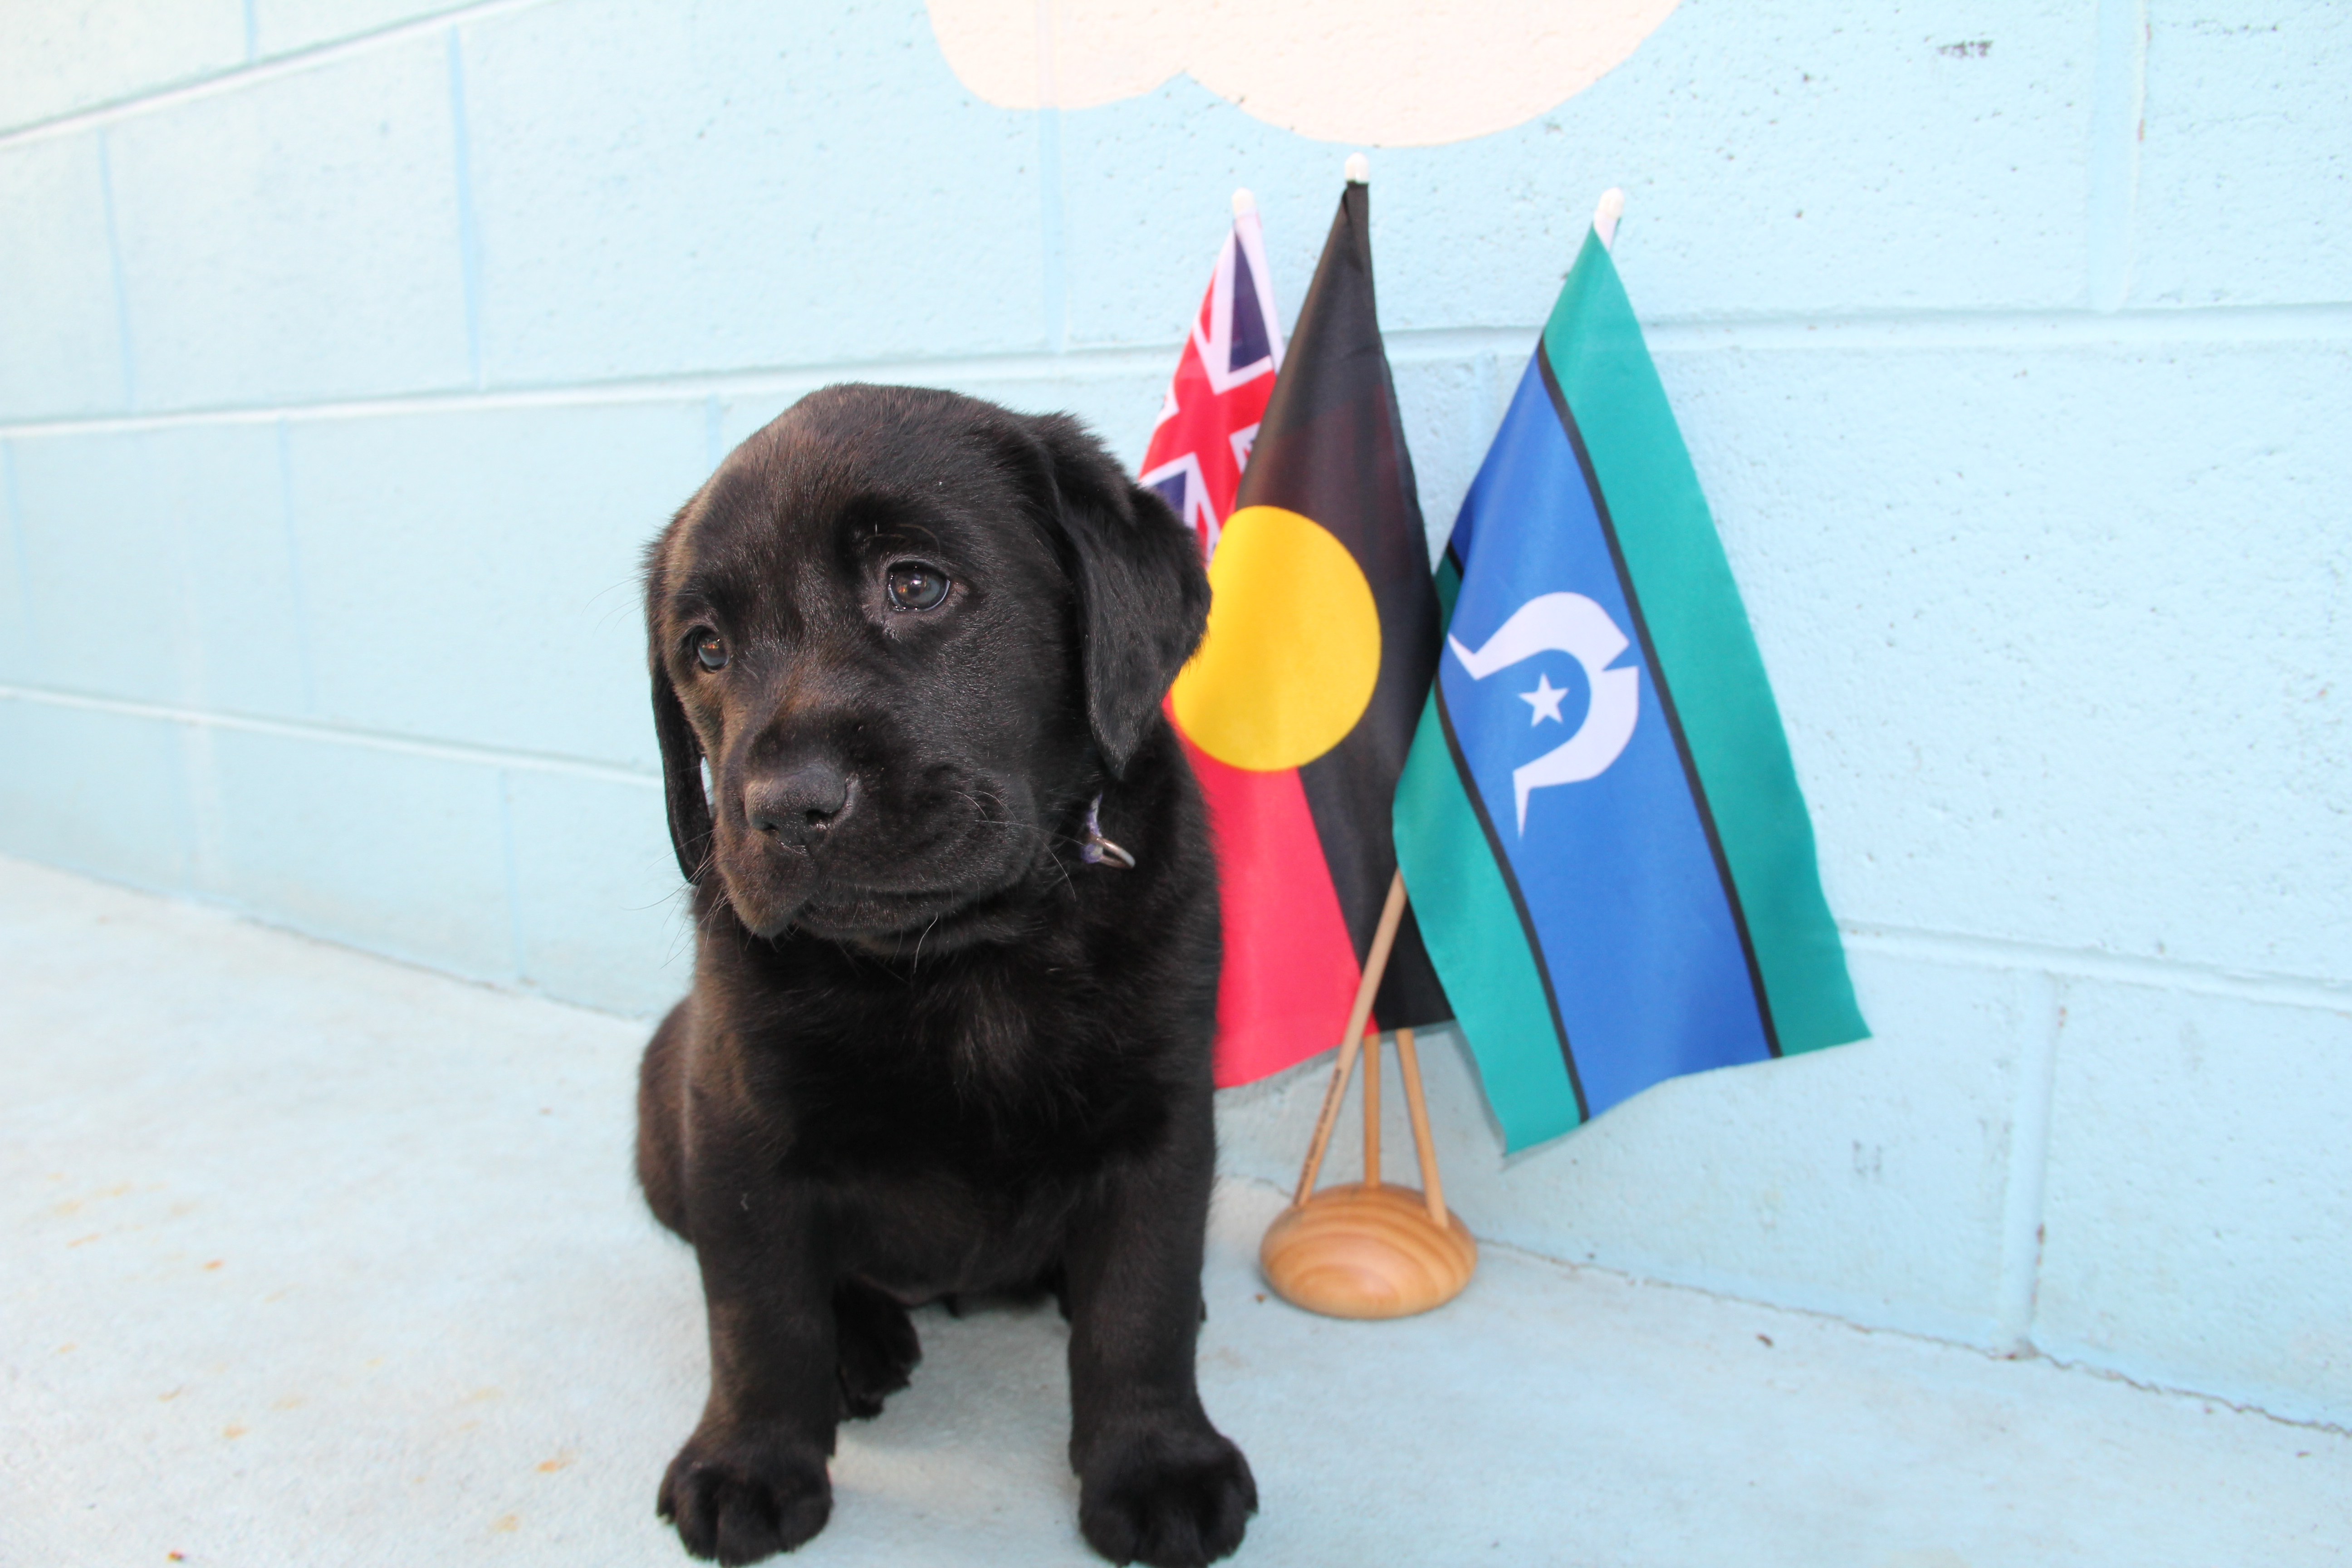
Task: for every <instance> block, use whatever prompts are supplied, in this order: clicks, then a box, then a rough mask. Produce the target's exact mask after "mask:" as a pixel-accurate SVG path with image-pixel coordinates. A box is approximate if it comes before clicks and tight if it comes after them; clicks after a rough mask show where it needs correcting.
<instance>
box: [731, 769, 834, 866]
mask: <svg viewBox="0 0 2352 1568" xmlns="http://www.w3.org/2000/svg"><path fill="white" fill-rule="evenodd" d="M847 805H849V776H848V775H847V774H846V773H843V772H842V771H841V770H840V769H839V768H836V767H835V766H834V765H833V764H832V763H826V762H806V763H795V764H794V765H793V766H792V767H789V768H787V769H785V770H784V771H783V772H782V773H778V774H776V775H775V776H773V777H772V778H766V779H762V780H761V781H760V782H759V783H757V784H753V785H751V788H749V789H747V790H745V791H744V792H743V815H744V816H747V817H748V818H750V819H751V826H752V828H753V830H754V831H756V832H760V833H764V834H766V835H767V836H768V837H771V838H772V839H774V840H775V841H776V842H777V843H779V844H784V845H793V846H804V845H807V844H809V843H810V842H812V841H813V840H814V839H817V838H820V837H824V833H825V831H826V830H827V829H828V828H830V827H832V826H833V825H834V823H835V820H836V819H837V818H839V816H841V814H842V811H843V810H844V809H845V807H846V806H847Z"/></svg>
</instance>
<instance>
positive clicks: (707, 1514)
mask: <svg viewBox="0 0 2352 1568" xmlns="http://www.w3.org/2000/svg"><path fill="white" fill-rule="evenodd" d="M657 1506H658V1508H659V1510H660V1512H661V1516H662V1517H663V1518H664V1519H667V1520H668V1521H671V1522H672V1523H674V1524H676V1525H677V1538H678V1540H679V1541H681V1542H685V1544H686V1549H687V1551H688V1552H692V1553H693V1554H694V1555H695V1556H697V1557H701V1558H715V1559H716V1560H718V1561H719V1562H720V1563H729V1564H730V1565H731V1564H734V1563H757V1562H758V1561H759V1560H760V1559H761V1558H762V1557H770V1556H773V1555H774V1554H775V1553H777V1552H790V1551H791V1550H793V1548H794V1547H796V1546H798V1545H800V1544H801V1543H802V1542H805V1541H807V1540H808V1539H809V1538H810V1537H811V1536H813V1535H814V1534H815V1533H816V1532H817V1531H820V1530H823V1529H824V1521H826V1520H827V1519H828V1518H830V1517H831V1516H832V1513H833V1482H832V1481H831V1479H828V1478H827V1477H826V1475H825V1473H824V1460H823V1459H822V1458H817V1457H815V1456H814V1455H810V1454H806V1453H803V1452H801V1451H799V1450H798V1448H797V1447H793V1446H790V1445H787V1444H786V1443H784V1442H782V1440H779V1439H772V1438H769V1437H765V1436H761V1435H759V1434H757V1433H743V1434H733V1435H719V1434H706V1433H702V1432H697V1433H696V1434H695V1435H694V1436H692V1437H690V1438H688V1439H687V1444H686V1447H683V1448H680V1449H679V1450H678V1452H677V1458H675V1459H672V1460H671V1461H670V1462H669V1473H668V1474H667V1475H666V1476H664V1477H663V1478H662V1484H661V1499H660V1501H659V1503H658V1505H657Z"/></svg>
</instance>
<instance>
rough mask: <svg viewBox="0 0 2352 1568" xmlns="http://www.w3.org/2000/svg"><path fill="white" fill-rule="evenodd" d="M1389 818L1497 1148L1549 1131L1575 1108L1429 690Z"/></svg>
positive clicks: (1518, 934) (1508, 900) (1574, 1119)
mask: <svg viewBox="0 0 2352 1568" xmlns="http://www.w3.org/2000/svg"><path fill="white" fill-rule="evenodd" d="M1457 582H1458V579H1457ZM1448 596H1449V597H1450V596H1451V595H1448ZM1396 815H1397V816H1398V817H1399V818H1401V819H1407V820H1410V821H1412V824H1413V825H1414V826H1413V831H1412V832H1411V833H1409V834H1406V833H1401V834H1399V835H1397V860H1398V865H1399V868H1400V869H1402V871H1403V872H1404V885H1405V891H1406V893H1407V894H1408V895H1409V896H1410V897H1411V898H1412V903H1413V910H1414V913H1415V916H1416V917H1417V918H1418V920H1419V921H1420V923H1421V933H1422V942H1423V944H1424V945H1426V946H1427V947H1428V949H1429V955H1430V957H1431V958H1433V959H1434V960H1435V961H1436V963H1437V968H1438V972H1439V973H1442V974H1444V976H1445V992H1446V995H1447V996H1448V997H1449V998H1451V999H1452V1001H1453V1003H1454V1013H1455V1016H1456V1022H1458V1023H1459V1024H1460V1026H1461V1028H1462V1032H1463V1034H1464V1035H1465V1037H1467V1038H1468V1039H1469V1041H1470V1044H1471V1049H1472V1054H1473V1055H1474V1056H1475V1058H1477V1062H1478V1075H1479V1077H1480V1078H1481V1079H1484V1080H1485V1087H1486V1103H1487V1104H1488V1105H1490V1106H1492V1107H1494V1109H1495V1115H1496V1119H1497V1120H1498V1121H1501V1122H1502V1124H1503V1146H1504V1148H1505V1149H1506V1150H1517V1149H1524V1148H1526V1147H1527V1146H1528V1145H1529V1144H1531V1143H1540V1142H1543V1141H1544V1140H1546V1139H1548V1138H1556V1137H1558V1136H1559V1134H1561V1133H1562V1132H1565V1131H1568V1130H1569V1129H1570V1128H1571V1127H1574V1126H1575V1125H1576V1124H1577V1123H1578V1122H1580V1121H1583V1120H1584V1117H1583V1113H1582V1111H1581V1110H1580V1107H1579V1105H1578V1096H1577V1093H1576V1089H1575V1086H1574V1085H1573V1084H1572V1083H1571V1082H1570V1079H1569V1076H1568V1061H1567V1058H1566V1057H1565V1056H1564V1055H1562V1053H1561V1049H1560V1042H1559V1034H1558V1032H1557V1029H1556V1028H1555V1026H1554V1025H1553V1021H1552V1005H1551V997H1550V995H1549V993H1548V992H1547V991H1546V990H1545V987H1544V980H1543V974H1542V973H1541V971H1540V970H1539V969H1538V967H1537V963H1536V955H1535V953H1534V952H1533V951H1532V950H1531V949H1530V948H1529V946H1528V935H1527V931H1526V929H1525V927H1524V925H1523V924H1522V922H1521V921H1520V919H1519V912H1518V904H1517V900H1515V899H1514V898H1513V897H1512V896H1511V889H1510V887H1509V885H1508V884H1507V883H1506V882H1505V881H1504V879H1503V871H1502V868H1501V867H1500V866H1499V865H1498V864H1496V858H1495V852H1494V849H1493V847H1492V846H1491V844H1490V843H1489V841H1488V838H1487V833H1486V826H1485V825H1484V824H1483V823H1481V822H1480V821H1479V819H1478V814H1477V812H1476V811H1475V808H1474V807H1473V806H1472V805H1471V804H1470V800H1469V797H1468V796H1467V795H1465V793H1464V787H1463V782H1462V774H1461V770H1460V768H1459V766H1458V765H1457V763H1455V761H1454V755H1453V748H1452V747H1451V746H1450V745H1449V744H1447V737H1446V735H1445V732H1444V729H1443V728H1442V726H1441V723H1440V721H1439V717H1438V711H1437V693H1436V691H1435V690H1434V689H1433V690H1432V691H1431V692H1430V694H1429V698H1428V700H1427V701H1426V702H1424V703H1423V707H1422V712H1421V728H1420V730H1419V731H1418V733H1417V737H1416V739H1415V741H1414V743H1413V748H1412V754H1411V755H1410V756H1408V757H1407V758H1406V759H1405V764H1404V773H1403V774H1402V776H1401V777H1400V778H1399V779H1398V780H1397V793H1396Z"/></svg>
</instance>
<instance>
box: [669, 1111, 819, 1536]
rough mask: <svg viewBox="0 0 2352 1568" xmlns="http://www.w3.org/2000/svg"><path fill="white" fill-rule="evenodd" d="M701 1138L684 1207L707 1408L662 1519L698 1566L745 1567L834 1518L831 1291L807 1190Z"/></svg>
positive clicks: (676, 1472) (676, 1463) (681, 1455)
mask: <svg viewBox="0 0 2352 1568" xmlns="http://www.w3.org/2000/svg"><path fill="white" fill-rule="evenodd" d="M699 1142H700V1144H701V1147H700V1148H699V1149H698V1158H697V1160H696V1162H695V1164H696V1168H695V1170H694V1172H693V1173H692V1178H691V1180H690V1181H689V1182H688V1195H687V1204H688V1210H689V1215H690V1223H691V1229H692V1234H693V1237H694V1245H695V1254H696V1257H697V1258H698V1260H699V1262H700V1263H701V1265H702V1294H703V1302H704V1306H705V1309H706V1310H707V1311H708V1312H709V1321H710V1398H709V1403H708V1404H707V1405H704V1406H703V1412H702V1421H701V1423H700V1425H698V1426H696V1427H695V1429H694V1436H691V1437H689V1438H688V1439H687V1442H686V1447H683V1448H681V1449H679V1450H678V1454H677V1458H675V1459H673V1460H671V1461H670V1467H669V1473H668V1474H667V1476H665V1477H664V1478H663V1479H662V1486H661V1500H660V1509H661V1514H662V1517H663V1518H665V1519H667V1520H670V1521H674V1522H675V1523H676V1524H677V1533H678V1538H679V1539H680V1540H681V1541H683V1542H685V1544H686V1549H687V1550H688V1552H692V1553H693V1554H694V1555H695V1556H697V1557H704V1558H716V1559H718V1560H719V1562H721V1563H753V1562H757V1561H758V1560H759V1559H761V1558H762V1557H766V1556H769V1555H770V1554H772V1553H774V1552H789V1551H791V1550H792V1549H793V1548H794V1547H796V1546H798V1545H800V1544H801V1543H802V1542H804V1541H807V1540H808V1539H809V1538H810V1537H811V1536H814V1534H815V1533H816V1532H817V1531H820V1530H823V1529H824V1521H825V1520H826V1519H827V1517H829V1516H830V1515H831V1513H832V1511H833V1484H832V1482H831V1480H830V1479H828V1478H827V1476H826V1474H825V1459H826V1458H827V1457H828V1456H830V1455H831V1454H832V1452H833V1438H834V1425H835V1420H836V1419H837V1415H838V1411H839V1400H840V1393H839V1390H838V1388H837V1386H836V1384H837V1382H838V1378H837V1374H836V1373H835V1367H834V1360H835V1323H834V1312H833V1285H834V1281H833V1278H832V1273H831V1270H830V1267H829V1261H830V1260H829V1258H827V1257H826V1255H825V1252H826V1249H825V1248H824V1246H823V1242H822V1237H823V1225H822V1221H821V1218H820V1216H819V1215H817V1213H816V1212H815V1205H814V1203H813V1202H812V1200H811V1197H810V1194H808V1193H807V1192H806V1190H805V1189H803V1188H800V1187H797V1186H795V1185H793V1184H790V1183H787V1182H784V1181H782V1180H780V1179H778V1178H777V1177H776V1176H775V1175H774V1174H773V1173H772V1171H763V1170H761V1169H760V1168H759V1163H758V1162H757V1161H755V1160H752V1159H750V1158H740V1157H739V1158H730V1157H729V1154H730V1151H725V1150H723V1149H722V1150H721V1151H720V1152H719V1157H718V1158H715V1159H714V1158H711V1157H710V1153H711V1150H710V1145H711V1143H712V1142H716V1140H702V1141H699Z"/></svg>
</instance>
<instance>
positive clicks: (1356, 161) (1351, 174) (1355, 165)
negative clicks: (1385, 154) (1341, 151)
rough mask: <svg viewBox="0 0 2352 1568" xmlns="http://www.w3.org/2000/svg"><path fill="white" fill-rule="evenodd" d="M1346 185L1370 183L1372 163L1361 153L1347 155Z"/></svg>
mask: <svg viewBox="0 0 2352 1568" xmlns="http://www.w3.org/2000/svg"><path fill="white" fill-rule="evenodd" d="M1348 183H1349V184H1351V185H1369V184H1371V183H1372V161H1371V160H1370V158H1367V157H1365V156H1364V155H1363V154H1362V153H1349V154H1348Z"/></svg>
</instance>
